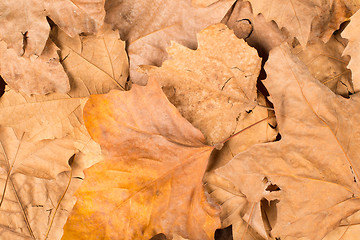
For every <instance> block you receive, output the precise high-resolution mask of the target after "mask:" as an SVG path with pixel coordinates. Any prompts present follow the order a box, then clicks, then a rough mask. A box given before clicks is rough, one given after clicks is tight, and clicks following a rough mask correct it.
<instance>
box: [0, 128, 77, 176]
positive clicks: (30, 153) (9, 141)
mask: <svg viewBox="0 0 360 240" xmlns="http://www.w3.org/2000/svg"><path fill="white" fill-rule="evenodd" d="M0 145H1V146H0V164H1V166H2V167H3V168H6V166H7V164H8V163H7V162H8V161H9V162H10V165H11V166H12V168H11V174H14V173H17V172H20V173H23V174H26V175H30V176H34V177H38V178H45V179H54V178H55V177H56V176H57V175H58V174H59V173H60V172H63V171H68V170H70V167H69V164H68V160H69V158H70V157H71V156H72V155H74V154H75V147H74V142H73V140H72V139H70V138H62V139H54V140H41V141H35V142H31V141H27V140H24V138H23V134H21V135H20V136H17V135H16V133H15V132H14V130H13V129H11V128H4V127H0Z"/></svg>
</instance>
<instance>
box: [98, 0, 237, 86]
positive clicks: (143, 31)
mask: <svg viewBox="0 0 360 240" xmlns="http://www.w3.org/2000/svg"><path fill="white" fill-rule="evenodd" d="M234 2H235V0H220V1H217V2H216V3H214V4H212V5H211V6H209V7H207V8H198V7H193V6H192V4H191V0H180V1H171V0H166V1H164V0H146V1H141V2H139V1H133V0H126V1H124V0H121V1H120V0H109V1H106V4H105V9H106V18H105V21H106V22H107V23H109V24H112V25H113V26H114V27H115V28H116V29H119V32H120V35H121V38H122V39H123V40H125V41H126V42H127V44H128V49H127V50H128V55H129V58H130V76H131V80H132V81H133V82H134V83H137V84H142V85H145V84H146V80H147V78H146V76H144V75H143V74H141V73H138V72H137V71H136V70H137V68H138V66H139V65H155V66H160V65H161V63H162V62H163V61H164V60H165V59H167V58H168V56H167V54H166V51H165V49H166V47H168V46H169V45H170V42H171V41H176V42H178V43H180V44H182V45H184V46H186V47H189V48H192V49H195V48H196V46H197V42H196V33H197V32H199V31H200V30H201V29H203V28H205V27H207V26H209V25H211V24H215V23H218V22H220V20H221V19H222V18H223V16H224V15H225V14H226V12H227V11H228V10H229V8H230V7H231V5H232V4H233V3H234Z"/></svg>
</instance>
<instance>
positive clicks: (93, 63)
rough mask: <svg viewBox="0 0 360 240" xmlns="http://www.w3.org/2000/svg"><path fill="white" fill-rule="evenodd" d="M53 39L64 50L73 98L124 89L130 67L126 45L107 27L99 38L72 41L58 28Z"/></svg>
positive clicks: (74, 38)
mask: <svg viewBox="0 0 360 240" xmlns="http://www.w3.org/2000/svg"><path fill="white" fill-rule="evenodd" d="M51 38H52V39H54V41H55V43H56V44H57V46H58V47H59V48H60V49H61V54H60V56H61V58H62V64H63V66H64V69H65V71H66V73H67V74H68V76H69V78H70V84H71V91H70V92H69V95H70V96H71V97H87V96H89V95H90V94H101V93H107V92H109V91H110V90H111V89H116V88H120V89H124V88H125V83H126V80H127V77H128V71H129V64H128V58H127V54H126V52H125V42H123V41H121V40H120V39H119V34H118V32H117V31H112V30H111V28H110V26H109V25H107V24H105V25H103V27H102V28H101V29H100V30H99V32H98V33H97V34H96V35H89V36H75V37H73V38H71V37H69V36H68V35H67V34H66V33H65V32H63V31H61V30H60V29H58V28H54V29H53V30H52V34H51Z"/></svg>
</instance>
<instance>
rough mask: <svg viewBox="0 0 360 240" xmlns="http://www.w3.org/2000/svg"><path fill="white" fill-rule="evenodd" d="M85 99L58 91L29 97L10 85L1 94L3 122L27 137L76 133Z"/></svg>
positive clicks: (36, 138) (1, 118) (40, 138)
mask: <svg viewBox="0 0 360 240" xmlns="http://www.w3.org/2000/svg"><path fill="white" fill-rule="evenodd" d="M86 100H87V98H70V97H69V96H68V95H66V94H55V93H54V94H49V95H46V96H33V97H29V96H26V95H25V94H22V93H17V92H16V91H15V90H12V89H7V90H6V92H5V94H4V95H3V96H2V97H1V98H0V110H1V115H0V125H1V126H4V127H12V128H14V129H15V131H16V132H17V133H19V131H20V132H25V133H26V135H25V136H24V139H25V140H30V139H31V140H32V141H39V140H42V139H54V138H62V137H66V136H75V134H76V133H75V131H76V129H78V128H80V127H81V124H82V123H83V120H82V104H84V103H85V101H86Z"/></svg>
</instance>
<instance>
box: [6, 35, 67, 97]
mask: <svg viewBox="0 0 360 240" xmlns="http://www.w3.org/2000/svg"><path fill="white" fill-rule="evenodd" d="M57 50H58V48H57V47H56V46H55V44H54V43H53V42H52V41H51V40H48V41H47V44H46V46H45V49H44V51H43V52H42V54H41V55H40V56H39V57H37V56H35V55H33V56H32V57H30V58H25V57H19V56H18V55H17V54H16V52H15V50H14V49H12V48H10V49H8V48H7V45H6V43H5V42H4V41H0V74H1V76H2V77H3V78H4V80H5V81H6V82H7V84H9V86H10V87H11V88H13V89H15V90H17V91H22V92H24V93H26V94H27V95H29V96H30V95H32V94H48V93H51V92H58V93H67V92H68V91H69V90H70V85H69V80H68V77H67V76H66V74H65V72H64V69H63V67H62V66H61V64H60V62H59V57H58V54H57V52H56V51H57Z"/></svg>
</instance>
